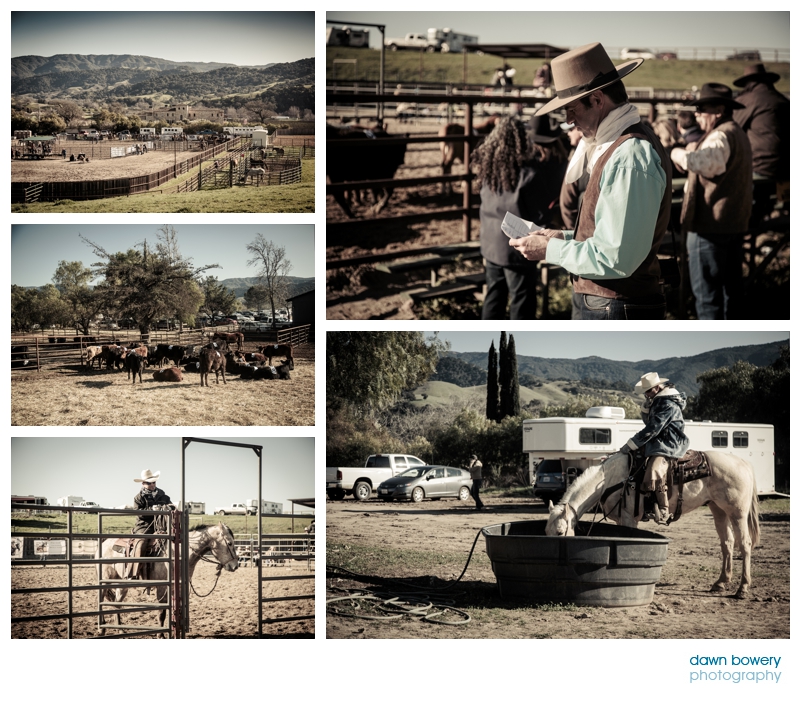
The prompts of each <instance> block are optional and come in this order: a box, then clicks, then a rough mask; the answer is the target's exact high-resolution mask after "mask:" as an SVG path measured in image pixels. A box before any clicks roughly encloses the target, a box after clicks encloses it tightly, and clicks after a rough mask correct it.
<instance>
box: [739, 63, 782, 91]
mask: <svg viewBox="0 0 801 702" xmlns="http://www.w3.org/2000/svg"><path fill="white" fill-rule="evenodd" d="M779 78H781V76H780V75H779V74H778V73H771V72H770V71H766V70H765V66H764V64H761V63H755V64H754V65H753V66H746V67H745V73H743V75H742V76H740V77H739V78H738V79H737V80H734V81H732V83H734V85H736V86H737V87H738V88H744V87H745V86H746V85H747V84H748V83H751V82H754V83H775V82H776V81H777V80H779Z"/></svg>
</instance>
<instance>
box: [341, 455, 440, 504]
mask: <svg viewBox="0 0 801 702" xmlns="http://www.w3.org/2000/svg"><path fill="white" fill-rule="evenodd" d="M424 465H427V464H426V462H425V461H421V460H420V459H419V458H417V456H409V455H407V454H400V453H376V454H373V455H372V456H368V457H367V461H366V462H365V464H364V467H363V468H326V469H325V492H326V494H327V495H328V497H329V498H330V499H332V500H341V499H343V498H344V497H345V495H353V498H354V499H355V500H359V501H364V500H369V499H370V497H372V494H373V490H377V489H378V486H379V485H380V484H381V483H383V482H384V481H385V480H389V479H390V478H393V477H395V476H396V475H399V474H400V473H402V472H403V471H405V470H406V469H407V468H413V467H414V466H424Z"/></svg>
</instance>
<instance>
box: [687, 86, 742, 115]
mask: <svg viewBox="0 0 801 702" xmlns="http://www.w3.org/2000/svg"><path fill="white" fill-rule="evenodd" d="M690 104H691V105H694V106H695V107H700V106H701V105H710V104H712V105H723V106H724V107H728V108H729V109H732V110H741V109H743V108H745V105H743V104H741V103H739V102H737V100H733V99H732V92H731V88H730V87H729V86H728V85H723V83H704V84H703V85H702V86H701V94H700V95H699V96H698V99H697V100H693V101H692V102H691V103H690Z"/></svg>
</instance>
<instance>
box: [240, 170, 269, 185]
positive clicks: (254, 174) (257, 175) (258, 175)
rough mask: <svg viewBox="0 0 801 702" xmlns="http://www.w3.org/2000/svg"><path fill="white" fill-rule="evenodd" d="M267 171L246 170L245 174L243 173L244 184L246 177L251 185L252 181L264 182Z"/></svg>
mask: <svg viewBox="0 0 801 702" xmlns="http://www.w3.org/2000/svg"><path fill="white" fill-rule="evenodd" d="M266 173H267V171H266V170H265V169H264V168H248V170H247V172H246V173H245V182H246V183H247V180H248V177H250V182H251V183H252V182H253V181H254V179H258V181H259V182H260V183H261V182H263V181H264V176H265V174H266Z"/></svg>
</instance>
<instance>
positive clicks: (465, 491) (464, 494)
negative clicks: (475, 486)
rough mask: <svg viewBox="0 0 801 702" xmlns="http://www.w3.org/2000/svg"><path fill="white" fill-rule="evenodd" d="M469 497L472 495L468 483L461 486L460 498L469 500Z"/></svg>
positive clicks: (464, 500)
mask: <svg viewBox="0 0 801 702" xmlns="http://www.w3.org/2000/svg"><path fill="white" fill-rule="evenodd" d="M468 497H470V488H468V487H467V485H462V487H460V488H459V499H460V500H461V501H462V502H467V498H468Z"/></svg>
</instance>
